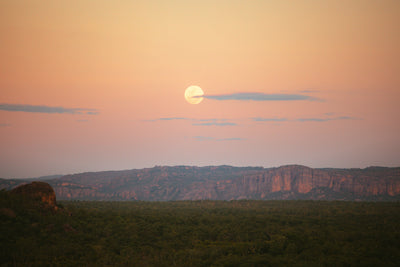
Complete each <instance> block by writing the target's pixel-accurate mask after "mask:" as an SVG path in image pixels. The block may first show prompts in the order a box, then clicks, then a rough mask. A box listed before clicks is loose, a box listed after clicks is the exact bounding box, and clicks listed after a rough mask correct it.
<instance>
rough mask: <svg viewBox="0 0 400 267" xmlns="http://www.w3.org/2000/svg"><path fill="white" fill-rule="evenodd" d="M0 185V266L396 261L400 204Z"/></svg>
mask: <svg viewBox="0 0 400 267" xmlns="http://www.w3.org/2000/svg"><path fill="white" fill-rule="evenodd" d="M58 205H59V207H60V208H59V209H58V210H57V211H54V210H53V209H50V208H49V207H45V206H43V205H41V204H40V203H36V202H33V201H29V200H27V199H26V198H24V197H22V196H19V195H11V194H9V193H8V192H6V191H4V190H3V191H1V192H0V266H400V203H399V202H341V201H251V200H240V201H211V200H207V201H176V202H141V201H137V202H134V201H131V202H102V201H96V202H87V201H62V202H59V203H58Z"/></svg>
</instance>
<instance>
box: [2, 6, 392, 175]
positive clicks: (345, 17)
mask: <svg viewBox="0 0 400 267" xmlns="http://www.w3.org/2000/svg"><path fill="white" fill-rule="evenodd" d="M399 47H400V1H398V0H380V1H376V0H360V1H356V0H346V1H341V0H334V1H330V0H326V1H315V0H299V1H284V0H283V1H282V0H279V1H278V0H270V1H257V0H254V1H237V0H226V1H225V0H218V1H215V0H213V1H209V0H202V1H196V0H193V1H187V0H171V1H161V0H158V1H156V0H145V1H136V0H129V1H128V0H125V1H124V0H122V1H106V0H71V1H29V0H3V1H0V177H2V178H23V177H38V176H42V175H52V174H70V173H80V172H86V171H102V170H121V169H134V168H146V167H153V166H155V165H171V166H173V165H197V166H207V165H222V164H226V165H234V166H263V167H276V166H281V165H287V164H301V165H306V166H309V167H314V168H323V167H336V168H364V167H367V166H400V123H399V116H400V115H399V114H400V104H399V100H400V49H399ZM190 85H197V86H199V87H201V88H202V90H203V91H204V97H203V101H202V102H201V103H200V104H197V105H193V104H190V103H188V102H187V101H185V98H184V92H185V89H186V88H187V87H189V86H190Z"/></svg>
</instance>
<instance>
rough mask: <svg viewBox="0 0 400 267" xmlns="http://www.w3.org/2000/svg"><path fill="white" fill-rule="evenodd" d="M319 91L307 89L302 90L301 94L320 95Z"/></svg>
mask: <svg viewBox="0 0 400 267" xmlns="http://www.w3.org/2000/svg"><path fill="white" fill-rule="evenodd" d="M318 92H319V91H318V90H312V89H306V90H301V91H300V93H318Z"/></svg>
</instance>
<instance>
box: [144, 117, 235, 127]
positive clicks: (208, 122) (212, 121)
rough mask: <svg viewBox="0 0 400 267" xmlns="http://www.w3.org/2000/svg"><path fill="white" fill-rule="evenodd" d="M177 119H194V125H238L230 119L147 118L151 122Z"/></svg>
mask: <svg viewBox="0 0 400 267" xmlns="http://www.w3.org/2000/svg"><path fill="white" fill-rule="evenodd" d="M175 120H183V121H192V122H193V123H192V125H194V126H235V125H237V124H236V123H234V122H230V121H229V120H228V119H216V118H211V119H193V118H186V117H164V118H158V119H153V120H147V121H149V122H156V121H175Z"/></svg>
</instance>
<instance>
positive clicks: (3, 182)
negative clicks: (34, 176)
mask: <svg viewBox="0 0 400 267" xmlns="http://www.w3.org/2000/svg"><path fill="white" fill-rule="evenodd" d="M26 182H27V180H18V179H0V188H4V189H11V188H13V187H15V186H17V185H18V184H21V183H26ZM46 182H47V183H49V184H50V185H51V186H52V187H53V188H54V191H55V192H56V195H57V199H59V200H146V201H168V200H199V199H213V200H234V199H235V200H237V199H261V200H267V199H276V200H282V199H313V200H361V201H399V200H400V168H386V167H369V168H365V169H312V168H309V167H305V166H300V165H288V166H281V167H277V168H262V167H232V166H208V167H194V166H174V167H168V166H157V167H154V168H146V169H135V170H124V171H105V172H88V173H80V174H74V175H65V176H62V177H60V178H55V179H50V180H46Z"/></svg>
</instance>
